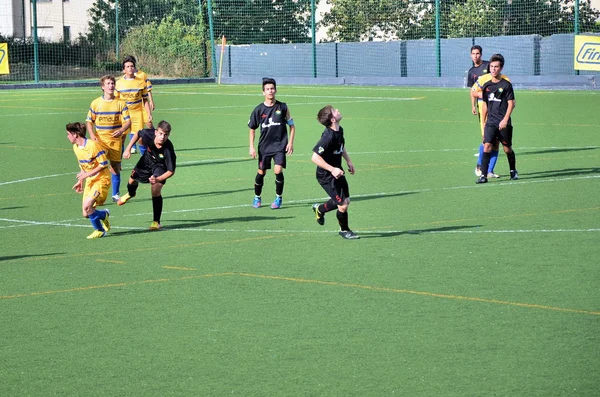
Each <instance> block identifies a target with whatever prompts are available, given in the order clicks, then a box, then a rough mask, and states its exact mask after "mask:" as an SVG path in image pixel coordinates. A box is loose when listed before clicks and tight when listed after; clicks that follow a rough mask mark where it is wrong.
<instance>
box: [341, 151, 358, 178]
mask: <svg viewBox="0 0 600 397" xmlns="http://www.w3.org/2000/svg"><path fill="white" fill-rule="evenodd" d="M342 157H343V158H344V160H346V164H348V171H349V172H350V173H351V174H352V175H354V173H355V172H356V170H355V169H354V164H352V160H350V155H349V154H348V152H347V151H346V147H345V146H344V150H343V151H342Z"/></svg>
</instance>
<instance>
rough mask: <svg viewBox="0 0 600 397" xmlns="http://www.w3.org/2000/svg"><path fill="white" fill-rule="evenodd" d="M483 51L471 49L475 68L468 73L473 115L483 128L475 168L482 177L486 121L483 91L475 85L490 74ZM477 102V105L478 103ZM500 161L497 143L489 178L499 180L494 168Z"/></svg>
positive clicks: (491, 158)
mask: <svg viewBox="0 0 600 397" xmlns="http://www.w3.org/2000/svg"><path fill="white" fill-rule="evenodd" d="M482 54H483V50H482V49H481V46H479V45H474V46H473V47H471V60H472V61H473V67H471V69H469V71H468V72H467V87H469V89H471V95H470V97H471V113H473V114H474V115H476V116H479V125H480V127H481V138H482V141H481V143H480V144H479V154H478V157H477V166H476V167H475V175H477V176H481V158H482V157H483V129H484V127H485V120H484V119H483V118H482V117H481V91H480V90H479V88H480V87H479V86H477V85H475V83H476V82H477V81H478V80H477V79H478V78H479V77H481V76H484V75H486V74H488V72H489V65H490V63H489V62H488V61H484V60H483V59H481V55H482ZM476 102H477V103H476ZM497 161H498V143H495V144H494V146H493V147H492V152H491V155H490V165H489V172H488V175H487V176H488V178H499V177H500V175H497V174H495V173H494V167H495V166H496V162H497Z"/></svg>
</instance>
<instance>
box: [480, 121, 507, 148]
mask: <svg viewBox="0 0 600 397" xmlns="http://www.w3.org/2000/svg"><path fill="white" fill-rule="evenodd" d="M512 137H513V127H512V125H507V126H506V128H504V129H503V130H501V129H500V128H498V126H496V125H488V124H486V125H485V129H484V130H483V142H484V143H494V142H496V140H498V141H500V143H502V145H503V146H508V147H512Z"/></svg>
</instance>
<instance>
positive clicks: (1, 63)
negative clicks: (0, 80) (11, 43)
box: [0, 43, 10, 74]
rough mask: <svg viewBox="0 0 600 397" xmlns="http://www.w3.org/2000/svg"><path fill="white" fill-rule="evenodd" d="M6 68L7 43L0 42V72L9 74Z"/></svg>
mask: <svg viewBox="0 0 600 397" xmlns="http://www.w3.org/2000/svg"><path fill="white" fill-rule="evenodd" d="M9 73H10V71H9V70H8V44H6V43H0V74H9Z"/></svg>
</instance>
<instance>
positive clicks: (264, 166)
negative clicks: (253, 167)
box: [258, 150, 285, 171]
mask: <svg viewBox="0 0 600 397" xmlns="http://www.w3.org/2000/svg"><path fill="white" fill-rule="evenodd" d="M271 161H274V162H275V165H280V166H281V167H282V168H285V152H277V153H270V154H265V155H263V154H262V153H261V152H260V150H259V151H258V169H259V170H263V171H265V170H270V169H271Z"/></svg>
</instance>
